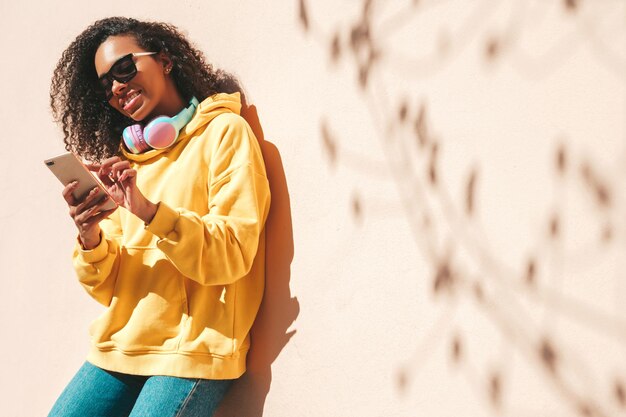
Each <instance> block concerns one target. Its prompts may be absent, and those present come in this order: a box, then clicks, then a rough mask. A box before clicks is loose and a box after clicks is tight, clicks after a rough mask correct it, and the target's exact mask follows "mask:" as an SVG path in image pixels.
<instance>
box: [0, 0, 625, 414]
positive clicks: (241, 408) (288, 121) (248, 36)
mask: <svg viewBox="0 0 626 417" xmlns="http://www.w3.org/2000/svg"><path fill="white" fill-rule="evenodd" d="M471 3H472V4H470V3H468V2H462V1H447V2H435V1H419V2H417V1H416V2H412V1H398V2H382V1H372V2H361V1H339V2H333V1H330V0H322V1H315V2H312V1H305V0H301V1H297V0H290V1H280V2H261V1H247V2H229V1H189V0H188V1H181V2H177V3H176V5H174V4H173V3H172V2H166V1H162V0H152V1H150V2H147V1H134V2H126V1H116V0H112V1H108V2H79V1H73V0H71V1H70V0H64V1H62V2H34V1H23V2H8V1H3V2H2V3H0V23H1V27H2V37H0V50H2V54H1V55H0V61H1V62H0V71H1V74H2V76H1V77H0V91H2V93H3V94H2V97H3V99H2V100H0V115H1V117H2V122H3V123H2V125H3V133H2V135H1V136H0V141H1V143H2V152H0V173H1V178H2V181H1V182H0V195H1V196H2V204H0V281H1V283H2V288H3V295H4V297H3V298H4V299H3V302H2V303H0V334H2V343H1V344H0V358H1V359H0V360H1V361H2V372H1V373H0V398H1V401H0V403H1V404H2V412H0V414H2V415H6V416H14V417H30V416H35V415H45V414H46V413H47V411H48V410H49V408H50V407H51V406H52V404H53V402H54V401H55V399H56V397H57V396H58V395H59V393H60V392H61V390H62V389H63V387H64V386H65V384H67V382H68V381H69V380H70V378H71V377H72V375H73V374H74V373H75V372H76V370H77V369H78V368H79V366H80V365H81V364H82V362H83V360H84V357H85V354H86V351H87V348H88V334H87V328H88V326H89V323H90V322H91V320H93V319H94V318H95V317H96V316H97V314H99V312H100V311H101V308H100V307H99V306H98V305H97V304H96V303H95V302H93V301H92V300H91V299H90V298H89V297H88V296H87V295H86V294H84V293H83V290H82V289H81V288H80V286H79V285H78V283H77V281H76V279H75V277H74V274H73V271H72V269H71V263H70V253H71V248H72V246H73V242H74V236H75V230H74V226H73V224H72V222H71V220H70V218H69V216H68V215H67V208H66V206H65V203H64V201H63V199H62V198H61V194H60V191H61V187H60V185H59V184H58V183H57V182H56V179H55V178H54V177H53V176H52V175H51V174H50V173H49V172H48V171H47V169H46V168H45V166H44V165H43V163H42V161H43V160H44V159H46V158H48V157H50V156H53V155H56V154H59V153H61V152H63V151H64V150H63V146H62V138H61V133H60V129H59V128H58V127H57V126H55V125H54V124H53V122H52V117H51V114H50V110H49V106H48V89H49V82H50V77H51V74H52V71H53V68H54V65H55V64H56V61H57V60H58V58H59V57H60V54H61V52H62V51H63V50H64V49H65V47H66V46H67V45H68V44H69V43H70V42H71V40H72V39H74V37H75V36H76V35H77V34H78V33H80V31H82V30H83V29H84V28H85V27H86V26H87V25H88V24H90V23H91V22H93V21H95V20H96V19H98V18H102V17H106V16H112V15H124V16H132V17H137V18H141V19H149V20H162V21H167V22H170V23H173V24H175V25H177V26H178V27H179V28H180V29H182V30H183V31H185V32H186V33H187V34H188V36H189V38H190V39H191V40H192V41H194V42H195V43H196V45H197V46H199V47H200V49H202V50H203V51H204V52H205V53H206V55H207V57H208V59H209V60H210V61H211V62H213V63H214V64H215V65H216V66H218V67H221V68H224V69H226V70H228V71H231V72H233V73H235V74H236V75H237V76H238V77H239V78H240V80H241V81H242V83H243V85H244V86H245V88H246V93H247V97H248V100H249V102H250V103H251V104H253V105H254V106H255V108H256V110H257V114H258V118H259V120H260V125H261V126H262V132H263V134H262V135H260V136H261V137H260V139H261V140H262V145H263V151H264V155H265V158H266V161H267V165H268V171H269V172H270V175H271V182H272V191H273V204H274V206H273V208H272V214H271V216H270V219H269V220H268V226H267V227H268V255H267V257H268V271H267V273H268V278H267V279H268V287H267V292H266V297H265V301H264V305H263V307H262V310H261V313H260V316H259V319H258V322H257V325H256V326H255V329H254V333H253V337H254V339H253V344H254V350H253V352H252V353H251V356H250V359H249V371H248V372H247V374H246V375H245V376H244V377H243V378H242V380H241V381H239V382H238V384H237V385H236V386H235V387H234V388H233V389H232V391H231V392H230V393H229V395H228V396H227V398H226V400H225V402H224V403H223V405H222V407H221V408H220V411H219V412H218V415H219V416H221V417H224V416H245V417H260V416H272V417H287V416H289V417H292V416H301V417H307V416H329V417H335V416H337V417H344V416H367V417H374V416H376V417H378V416H385V417H391V416H398V417H400V416H415V415H424V416H459V415H463V416H485V415H503V416H540V415H550V416H575V415H580V414H582V415H599V416H600V415H625V414H626V362H625V360H624V355H623V353H624V347H625V345H626V307H624V305H625V303H624V298H625V296H626V284H625V283H624V282H625V280H624V270H625V269H626V268H624V266H625V261H624V259H625V257H624V256H623V253H624V248H625V244H626V220H625V219H626V216H624V214H625V213H626V193H625V192H624V190H625V189H626V188H625V187H624V186H623V184H624V180H625V179H626V176H625V174H626V168H625V167H626V149H625V147H624V144H625V143H626V141H625V140H626V116H625V115H626V78H625V77H626V76H625V74H626V34H625V32H626V27H625V26H626V25H625V23H624V17H625V16H626V6H625V5H624V3H623V2H621V1H609V0H607V1H602V2H533V1H527V2H520V1H503V2H496V1H481V2H471ZM368 5H369V6H368Z"/></svg>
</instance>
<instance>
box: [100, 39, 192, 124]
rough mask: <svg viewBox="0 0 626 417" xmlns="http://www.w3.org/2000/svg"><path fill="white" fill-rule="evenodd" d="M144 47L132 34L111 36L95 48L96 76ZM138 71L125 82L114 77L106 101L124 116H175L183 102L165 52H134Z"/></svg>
mask: <svg viewBox="0 0 626 417" xmlns="http://www.w3.org/2000/svg"><path fill="white" fill-rule="evenodd" d="M137 52H155V51H146V50H145V49H143V48H141V47H140V46H139V45H138V44H137V41H136V40H135V38H134V37H132V36H129V35H126V36H111V37H109V38H107V39H106V40H105V41H104V42H103V43H102V44H101V45H100V46H99V47H98V49H97V51H96V54H95V57H94V63H95V67H96V72H97V73H98V78H100V77H102V76H103V75H104V74H106V73H108V72H109V70H110V69H111V67H112V66H113V65H114V64H115V63H116V62H117V61H118V60H119V59H120V58H122V57H124V56H126V55H128V54H130V53H137ZM132 59H133V62H134V63H135V66H136V67H137V74H136V75H135V76H134V77H133V78H132V79H130V80H128V81H127V82H125V83H122V82H119V81H117V80H113V85H112V88H111V91H112V93H113V96H112V97H111V99H110V100H109V104H110V105H111V106H112V107H113V108H115V109H116V110H117V111H119V112H120V113H122V114H123V115H125V116H128V117H131V118H132V119H133V120H136V121H140V120H144V119H146V118H152V117H155V116H158V115H167V116H174V115H176V114H177V113H178V112H179V111H180V110H181V109H182V108H183V107H184V103H183V100H182V98H181V97H180V94H179V93H178V91H177V89H176V86H175V84H174V81H173V79H172V77H171V76H170V75H169V69H170V68H171V66H172V62H171V60H170V59H169V58H168V57H167V56H166V55H165V54H164V53H159V54H154V55H143V56H135V57H133V58H132Z"/></svg>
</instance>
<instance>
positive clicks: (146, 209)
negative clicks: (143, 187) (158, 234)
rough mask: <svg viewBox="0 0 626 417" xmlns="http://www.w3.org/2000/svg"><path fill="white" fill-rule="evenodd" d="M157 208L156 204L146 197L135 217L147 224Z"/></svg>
mask: <svg viewBox="0 0 626 417" xmlns="http://www.w3.org/2000/svg"><path fill="white" fill-rule="evenodd" d="M158 208H159V205H158V204H154V203H153V202H152V201H150V200H147V199H146V204H145V205H144V206H143V207H142V209H141V210H140V211H139V213H137V217H139V218H140V219H141V220H143V222H144V223H145V224H149V223H150V222H151V221H152V219H153V218H154V215H155V214H156V212H157V209H158Z"/></svg>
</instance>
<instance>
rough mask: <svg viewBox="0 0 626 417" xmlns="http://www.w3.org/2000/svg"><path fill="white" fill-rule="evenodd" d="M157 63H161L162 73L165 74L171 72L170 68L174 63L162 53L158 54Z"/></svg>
mask: <svg viewBox="0 0 626 417" xmlns="http://www.w3.org/2000/svg"><path fill="white" fill-rule="evenodd" d="M158 57H159V61H160V62H161V65H163V71H164V72H165V73H166V74H169V73H170V71H172V67H173V66H174V62H173V61H172V59H171V58H170V57H169V56H168V55H167V54H166V53H165V52H163V51H161V52H159V55H158Z"/></svg>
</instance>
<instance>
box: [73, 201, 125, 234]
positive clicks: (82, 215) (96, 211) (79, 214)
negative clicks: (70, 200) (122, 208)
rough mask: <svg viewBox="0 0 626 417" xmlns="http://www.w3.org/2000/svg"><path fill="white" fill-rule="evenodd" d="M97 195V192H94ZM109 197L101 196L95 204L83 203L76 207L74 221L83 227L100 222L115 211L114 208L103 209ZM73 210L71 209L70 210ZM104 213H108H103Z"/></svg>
mask: <svg viewBox="0 0 626 417" xmlns="http://www.w3.org/2000/svg"><path fill="white" fill-rule="evenodd" d="M94 195H95V194H94ZM108 199H109V197H108V196H106V195H105V196H103V197H102V198H100V199H99V200H98V201H97V202H96V203H95V204H91V205H84V204H85V203H81V204H80V205H79V206H77V207H76V208H75V214H74V222H75V223H76V224H77V225H78V226H81V227H88V226H89V225H92V224H93V223H94V222H96V223H97V222H99V221H100V220H102V219H103V218H104V217H106V216H108V215H109V214H111V213H113V212H114V211H115V208H114V209H110V210H102V208H103V206H104V205H105V204H106V203H107V200H108ZM90 200H93V197H90ZM70 211H71V210H70ZM102 213H106V214H105V215H102Z"/></svg>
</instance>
